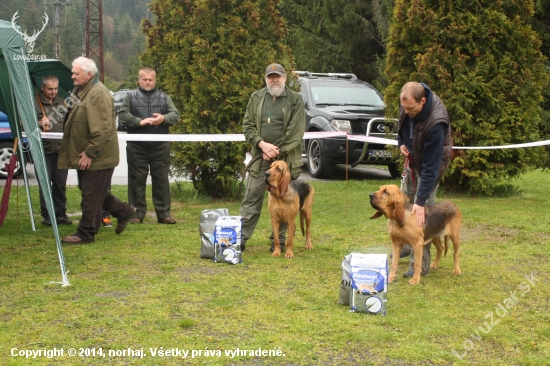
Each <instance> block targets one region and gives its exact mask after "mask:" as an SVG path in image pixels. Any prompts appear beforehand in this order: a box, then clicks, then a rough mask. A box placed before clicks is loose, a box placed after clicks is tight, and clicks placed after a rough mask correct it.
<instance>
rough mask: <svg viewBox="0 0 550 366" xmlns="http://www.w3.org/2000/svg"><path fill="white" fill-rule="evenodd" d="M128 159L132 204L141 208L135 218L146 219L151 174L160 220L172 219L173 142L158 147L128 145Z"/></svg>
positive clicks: (130, 200)
mask: <svg viewBox="0 0 550 366" xmlns="http://www.w3.org/2000/svg"><path fill="white" fill-rule="evenodd" d="M126 158H127V160H128V202H129V203H130V204H131V205H132V206H134V207H136V208H137V212H136V214H135V217H137V218H139V219H143V217H145V214H146V213H147V199H146V197H145V190H146V188H147V175H148V174H149V173H150V174H151V183H152V189H153V206H154V207H155V212H156V214H157V219H159V220H163V219H165V218H166V217H168V216H170V206H171V205H172V198H171V196H170V181H169V179H168V173H169V171H170V142H163V143H162V144H160V145H155V146H142V145H138V144H136V143H132V142H128V143H127V144H126Z"/></svg>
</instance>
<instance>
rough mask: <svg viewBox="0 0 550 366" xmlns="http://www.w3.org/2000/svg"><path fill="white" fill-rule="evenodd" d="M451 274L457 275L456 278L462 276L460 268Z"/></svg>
mask: <svg viewBox="0 0 550 366" xmlns="http://www.w3.org/2000/svg"><path fill="white" fill-rule="evenodd" d="M453 274H454V275H457V276H460V275H461V274H462V271H461V270H460V268H459V269H454V270H453Z"/></svg>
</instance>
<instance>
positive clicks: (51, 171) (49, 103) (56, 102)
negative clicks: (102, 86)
mask: <svg viewBox="0 0 550 366" xmlns="http://www.w3.org/2000/svg"><path fill="white" fill-rule="evenodd" d="M58 91H59V80H58V79H57V77H55V76H54V75H44V76H43V77H42V85H41V87H40V92H39V93H38V94H37V96H36V97H37V98H36V101H37V111H36V113H37V116H38V125H39V126H40V128H41V129H42V131H48V132H63V122H65V118H66V115H67V104H66V103H65V100H64V99H63V98H62V97H61V96H60V95H59V94H58ZM42 147H43V148H44V161H45V162H46V169H47V171H48V178H49V180H50V181H49V182H48V183H49V185H50V187H51V190H52V199H53V207H54V209H55V219H56V221H57V223H58V224H63V225H70V224H72V221H71V220H70V219H69V218H68V217H67V213H66V210H67V195H66V187H67V176H68V174H69V171H68V170H67V169H58V168H57V160H58V158H59V149H60V148H61V140H58V139H43V140H42ZM37 176H38V175H37ZM39 192H40V213H41V214H42V217H43V221H42V224H44V225H48V226H51V225H52V222H51V220H50V217H49V214H48V208H47V206H46V200H45V199H44V194H43V193H42V190H41V189H39Z"/></svg>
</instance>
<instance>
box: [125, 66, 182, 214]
mask: <svg viewBox="0 0 550 366" xmlns="http://www.w3.org/2000/svg"><path fill="white" fill-rule="evenodd" d="M156 83H157V78H156V72H155V70H153V69H152V68H150V67H145V68H143V69H141V70H140V71H139V77H138V84H139V88H137V89H134V90H132V91H130V92H129V93H128V95H127V96H126V97H125V98H124V101H123V104H122V106H121V107H120V111H119V113H118V119H119V121H120V123H121V124H122V125H123V126H124V127H127V130H128V134H147V135H157V134H167V133H169V127H170V126H171V125H174V124H176V123H177V122H178V121H179V119H180V114H179V112H178V110H177V109H176V107H175V106H174V103H172V99H171V98H170V97H169V96H168V95H167V94H166V93H165V92H163V91H160V90H158V89H157V88H156ZM126 157H127V159H128V201H129V202H130V204H132V205H134V206H135V207H136V209H137V211H136V214H135V217H134V218H133V219H132V220H131V221H130V222H131V223H143V218H144V217H145V215H146V213H147V200H146V198H145V190H146V187H147V175H148V174H149V172H150V173H151V183H152V190H153V193H152V196H153V206H154V207H155V213H156V216H157V222H158V223H159V224H175V223H176V220H175V219H174V218H172V217H171V213H170V209H171V205H172V201H171V195H170V181H169V179H168V173H169V171H170V142H169V141H155V139H154V137H152V138H151V141H128V143H127V144H126Z"/></svg>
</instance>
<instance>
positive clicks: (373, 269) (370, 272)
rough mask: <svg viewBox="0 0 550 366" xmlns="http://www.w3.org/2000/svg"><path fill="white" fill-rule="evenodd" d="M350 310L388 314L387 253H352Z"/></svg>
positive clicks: (350, 264) (350, 263)
mask: <svg viewBox="0 0 550 366" xmlns="http://www.w3.org/2000/svg"><path fill="white" fill-rule="evenodd" d="M349 266H350V278H351V294H350V311H353V312H362V313H369V314H378V315H386V307H387V295H388V256H387V254H361V253H351V258H350V262H349Z"/></svg>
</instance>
